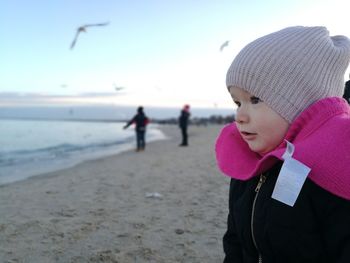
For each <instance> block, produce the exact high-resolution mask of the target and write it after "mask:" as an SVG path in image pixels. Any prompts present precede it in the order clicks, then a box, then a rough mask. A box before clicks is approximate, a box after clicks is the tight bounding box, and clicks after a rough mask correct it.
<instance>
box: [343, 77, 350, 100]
mask: <svg viewBox="0 0 350 263" xmlns="http://www.w3.org/2000/svg"><path fill="white" fill-rule="evenodd" d="M349 78H350V74H349ZM343 98H344V99H346V101H347V102H348V103H350V80H348V81H347V82H345V88H344V94H343Z"/></svg>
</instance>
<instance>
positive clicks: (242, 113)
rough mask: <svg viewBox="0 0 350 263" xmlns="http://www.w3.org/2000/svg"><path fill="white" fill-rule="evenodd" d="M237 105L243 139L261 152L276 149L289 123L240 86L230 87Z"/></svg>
mask: <svg viewBox="0 0 350 263" xmlns="http://www.w3.org/2000/svg"><path fill="white" fill-rule="evenodd" d="M230 93H231V96H232V98H233V101H234V102H235V103H236V105H237V107H238V108H237V115H236V123H237V127H238V130H239V132H240V134H241V136H242V138H243V140H244V141H245V142H246V143H247V144H248V145H249V148H250V149H251V150H252V151H254V152H257V153H259V154H265V153H268V152H270V151H271V150H273V149H275V148H276V147H277V146H278V145H279V144H280V143H281V142H282V141H283V139H284V136H285V134H286V133H287V130H288V127H289V123H288V122H287V121H286V120H285V119H283V118H282V117H281V116H280V115H279V114H277V113H276V112H275V111H273V110H272V109H271V108H270V107H269V106H267V104H266V103H264V102H263V101H261V100H260V99H259V98H257V97H255V96H254V95H252V94H250V93H248V92H246V91H245V90H243V89H241V88H238V87H230Z"/></svg>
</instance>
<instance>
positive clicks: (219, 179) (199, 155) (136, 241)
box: [0, 125, 229, 263]
mask: <svg viewBox="0 0 350 263" xmlns="http://www.w3.org/2000/svg"><path fill="white" fill-rule="evenodd" d="M220 128H221V126H217V125H214V126H208V127H192V126H191V127H190V129H189V142H190V146H189V147H178V144H179V142H180V131H179V129H178V127H177V126H162V130H163V131H164V132H165V134H167V136H168V137H169V139H168V140H165V141H157V142H152V143H150V144H148V145H147V149H146V151H145V152H139V153H136V152H134V151H129V152H124V153H121V154H118V155H115V156H110V157H106V158H102V159H98V160H93V161H88V162H85V163H82V164H79V165H77V166H75V167H73V168H70V169H66V170H62V171H58V172H54V173H50V174H47V175H43V176H36V177H33V178H30V179H28V180H25V181H21V182H17V183H13V184H10V185H5V186H1V187H0V215H1V216H0V262H35V263H48V262H62V263H63V262H64V263H66V262H84V263H86V262H119V263H124V262H133V263H134V262H191V263H193V262H198V263H199V262H201V263H203V262H210V263H212V262H222V260H223V252H222V244H221V240H222V235H223V234H224V231H225V227H226V217H227V211H228V209H227V202H228V190H229V189H228V187H229V178H227V177H225V176H223V175H222V174H221V173H220V172H219V171H218V169H217V167H216V161H215V156H214V143H215V139H216V136H217V135H218V133H219V130H220Z"/></svg>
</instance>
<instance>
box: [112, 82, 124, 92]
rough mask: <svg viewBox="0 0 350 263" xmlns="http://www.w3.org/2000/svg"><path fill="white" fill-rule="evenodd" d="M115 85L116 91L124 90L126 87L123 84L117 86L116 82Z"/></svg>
mask: <svg viewBox="0 0 350 263" xmlns="http://www.w3.org/2000/svg"><path fill="white" fill-rule="evenodd" d="M113 86H114V89H115V90H116V91H120V90H123V89H124V87H122V86H117V85H115V83H114V84H113Z"/></svg>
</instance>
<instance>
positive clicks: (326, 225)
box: [216, 26, 350, 263]
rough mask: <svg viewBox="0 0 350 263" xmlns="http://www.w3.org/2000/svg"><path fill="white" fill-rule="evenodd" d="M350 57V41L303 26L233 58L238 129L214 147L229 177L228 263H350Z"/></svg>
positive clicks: (230, 83) (230, 80)
mask: <svg viewBox="0 0 350 263" xmlns="http://www.w3.org/2000/svg"><path fill="white" fill-rule="evenodd" d="M349 60H350V41H349V39H348V38H346V37H344V36H333V37H330V36H329V32H328V31H327V29H326V28H324V27H301V26H298V27H290V28H285V29H283V30H281V31H278V32H275V33H272V34H269V35H266V36H264V37H261V38H259V39H257V40H255V41H253V42H252V43H250V44H248V45H247V46H246V47H245V48H243V49H242V50H241V52H240V53H239V54H238V55H237V56H236V58H235V59H234V60H233V62H232V65H231V66H230V68H229V70H228V72H227V77H226V84H227V87H228V90H229V92H230V94H231V96H232V98H233V101H234V102H235V104H236V105H237V107H238V109H237V115H236V122H235V123H233V124H230V125H228V126H226V127H224V128H223V130H222V131H221V133H220V135H219V137H218V139H217V143H216V156H217V162H218V166H219V168H220V169H221V171H222V172H223V173H225V174H226V175H228V176H229V177H231V178H232V179H231V184H230V196H229V215H228V220H227V231H226V233H225V235H224V238H223V244H224V251H225V255H226V257H225V261H224V262H234V263H239V262H268V263H271V262H276V263H286V262H294V263H303V262H309V263H310V262H317V263H322V262H327V263H330V262H337V263H340V262H344V263H345V262H350V139H349V135H350V108H349V106H348V104H347V103H346V101H345V100H344V99H342V98H341V97H342V95H343V87H344V74H345V71H346V68H347V67H348V64H349Z"/></svg>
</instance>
